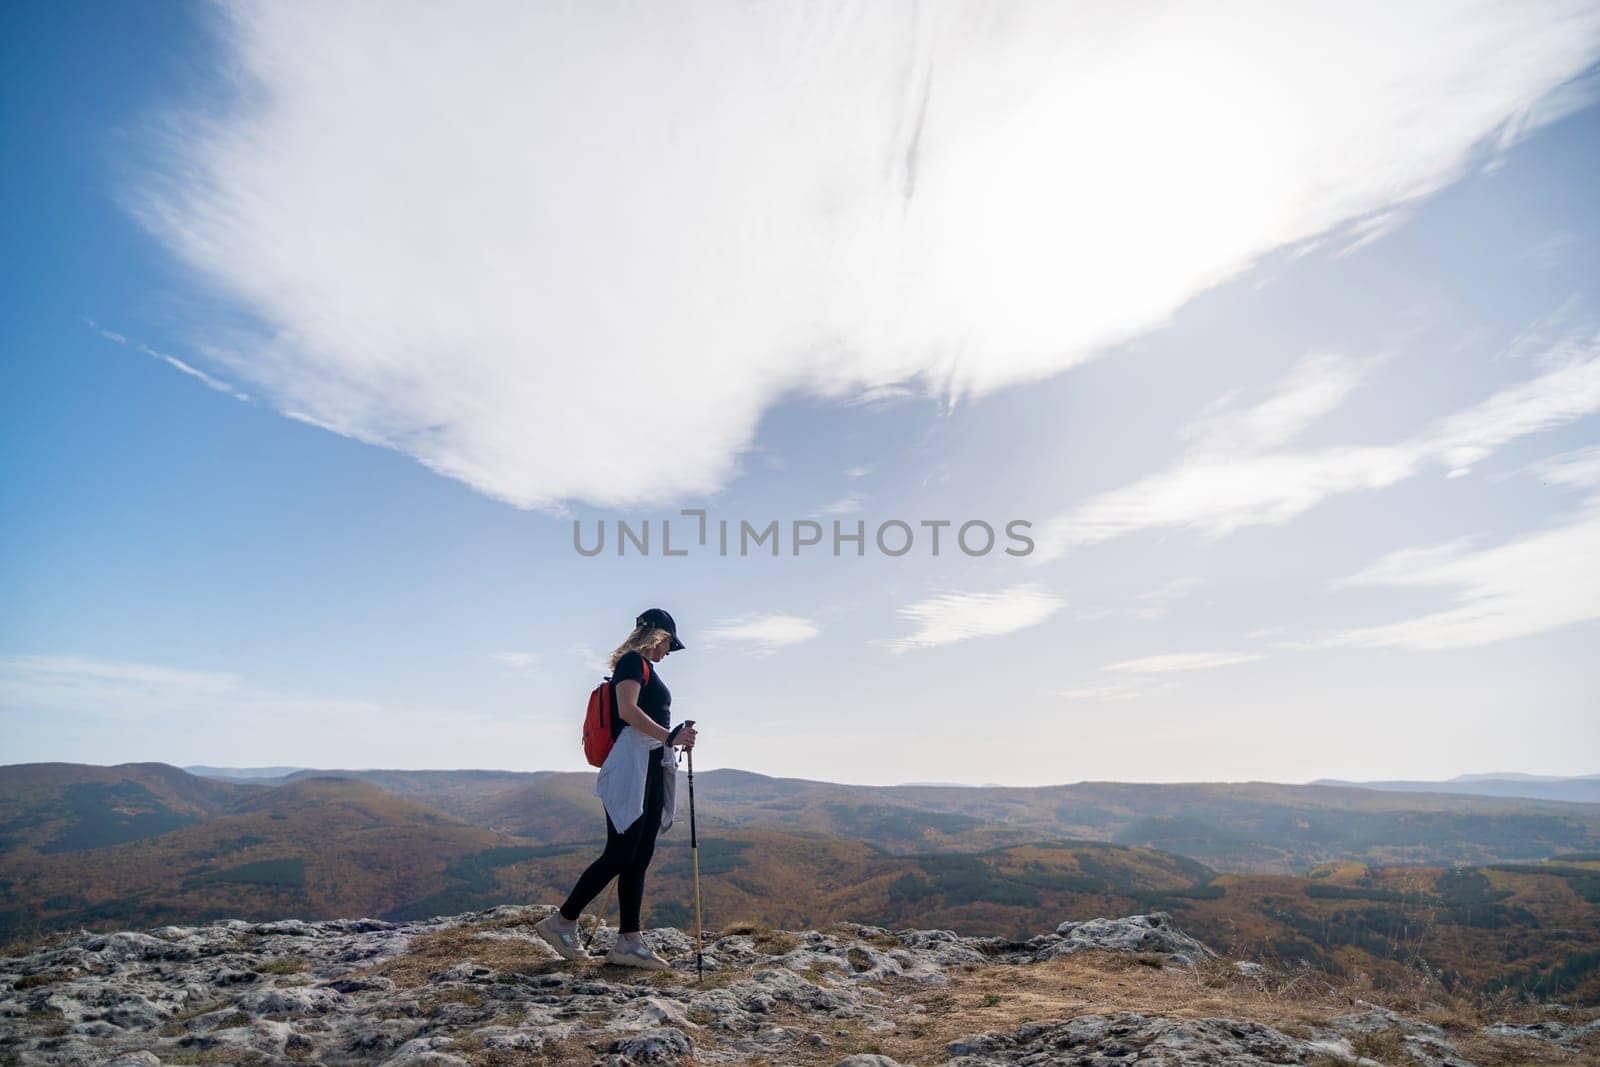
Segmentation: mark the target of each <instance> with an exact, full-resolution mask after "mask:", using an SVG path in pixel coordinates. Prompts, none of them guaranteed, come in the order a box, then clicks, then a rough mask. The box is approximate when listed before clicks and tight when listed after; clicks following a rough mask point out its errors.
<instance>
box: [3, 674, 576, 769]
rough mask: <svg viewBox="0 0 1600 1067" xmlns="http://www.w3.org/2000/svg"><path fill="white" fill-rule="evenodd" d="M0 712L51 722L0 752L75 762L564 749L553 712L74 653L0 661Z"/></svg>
mask: <svg viewBox="0 0 1600 1067" xmlns="http://www.w3.org/2000/svg"><path fill="white" fill-rule="evenodd" d="M0 711H3V716H0V721H3V722H4V724H5V727H4V728H5V729H7V730H11V731H16V730H18V729H21V728H25V727H24V726H21V725H19V724H30V725H32V726H34V727H36V726H37V724H38V723H40V722H43V721H49V722H50V723H51V725H52V735H53V736H50V737H48V738H46V737H43V736H34V735H32V734H30V735H29V736H26V737H24V736H21V735H17V734H7V735H5V736H4V740H5V742H6V743H7V748H8V751H22V750H33V751H34V752H35V753H37V755H36V756H35V758H47V759H58V758H67V759H71V760H74V761H77V762H111V763H114V762H123V761H126V760H133V759H154V760H161V761H164V762H173V763H184V762H194V763H220V764H238V763H239V762H242V761H244V760H248V761H249V762H251V763H252V764H256V763H294V764H297V765H299V764H303V763H305V762H306V761H307V760H308V759H314V762H315V764H316V765H320V766H344V767H352V768H361V767H384V766H388V767H409V766H416V765H417V763H416V761H417V759H418V756H419V754H420V753H423V750H422V749H419V748H417V739H418V738H425V739H426V746H425V747H426V752H425V754H423V755H422V758H423V760H424V764H423V765H424V766H432V767H439V766H452V765H453V766H467V767H470V766H501V767H505V766H507V764H506V763H504V762H500V763H498V764H497V763H496V762H495V760H496V758H499V759H501V760H504V759H505V758H506V754H507V753H514V752H518V751H521V750H522V749H524V748H527V747H530V746H531V747H533V749H534V751H535V752H538V751H545V752H546V753H556V752H558V751H565V752H572V741H571V737H572V734H571V733H570V730H571V726H570V721H569V720H567V719H560V718H558V717H556V716H554V715H552V716H549V717H546V718H544V719H541V720H539V721H530V719H529V718H528V716H527V715H526V714H519V715H517V716H498V717H497V716H495V715H493V714H488V713H485V712H484V711H482V710H465V709H458V708H441V707H424V706H416V705H413V704H410V703H394V702H389V701H378V700H368V699H360V698H349V697H338V696H327V695H324V694H319V693H313V692H299V691H293V690H287V689H281V688H272V687H266V686H261V685H257V684H254V683H252V682H251V681H249V680H248V679H247V678H246V677H245V676H243V675H240V674H236V673H233V672H230V671H213V670H195V669H189V668H184V667H172V666H168V665H165V664H154V663H142V662H137V661H123V660H107V659H100V658H97V657H94V656H84V655H75V654H48V653H41V654H32V655H14V656H9V657H5V658H0ZM62 738H70V739H71V754H70V755H68V754H65V753H61V754H57V753H59V752H60V750H59V749H57V748H56V746H58V745H60V744H62ZM241 739H247V745H248V749H249V751H248V753H246V752H245V749H244V748H241ZM562 742H565V743H564V744H563V745H562V747H561V749H559V750H558V749H557V747H556V746H557V745H558V744H560V743H562ZM52 749H55V751H54V752H52V751H51V750H52ZM91 754H92V755H91ZM95 757H98V758H95ZM572 759H573V762H575V753H574V754H573V757H572ZM517 762H518V761H516V760H515V759H514V760H513V763H512V764H511V766H512V767H515V766H516V764H517Z"/></svg>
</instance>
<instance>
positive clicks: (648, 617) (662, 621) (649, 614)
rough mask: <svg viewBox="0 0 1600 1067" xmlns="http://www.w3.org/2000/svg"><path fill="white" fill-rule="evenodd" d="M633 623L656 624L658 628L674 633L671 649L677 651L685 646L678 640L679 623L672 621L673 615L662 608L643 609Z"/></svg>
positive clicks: (638, 624)
mask: <svg viewBox="0 0 1600 1067" xmlns="http://www.w3.org/2000/svg"><path fill="white" fill-rule="evenodd" d="M633 624H634V625H635V626H654V627H656V628H657V629H658V630H665V631H667V633H669V634H671V635H672V645H671V646H670V648H669V651H672V652H676V651H678V649H680V648H682V647H683V642H682V641H679V640H678V624H677V623H675V622H673V621H672V616H671V615H668V614H667V613H666V612H665V611H662V610H661V609H660V608H651V609H650V610H649V611H641V612H640V613H639V617H638V618H637V619H634V620H633Z"/></svg>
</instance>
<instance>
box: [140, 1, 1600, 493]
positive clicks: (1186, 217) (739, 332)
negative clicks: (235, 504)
mask: <svg viewBox="0 0 1600 1067" xmlns="http://www.w3.org/2000/svg"><path fill="white" fill-rule="evenodd" d="M225 10H226V12H227V20H226V26H225V31H224V32H225V40H226V43H227V45H228V46H229V47H230V48H231V51H232V54H231V55H229V56H227V57H225V59H224V60H223V61H222V63H221V66H222V67H223V68H224V69H225V70H226V72H227V74H228V76H229V77H231V78H233V79H234V84H242V85H246V86H248V87H249V91H248V92H245V93H240V94H229V98H230V99H235V98H236V99H237V100H238V101H239V102H238V104H237V105H236V106H235V107H233V108H232V110H230V111H227V112H224V113H220V114H219V113H205V112H203V111H200V110H198V109H197V110H195V111H193V112H190V113H188V114H186V115H180V116H176V117H174V118H173V119H172V120H171V121H170V122H169V123H167V124H166V126H165V128H164V129H162V130H161V131H160V133H161V136H162V138H163V139H162V142H161V143H162V144H163V145H164V146H172V147H171V149H170V152H169V154H168V155H167V156H166V157H165V161H164V165H163V166H162V167H161V168H160V169H159V170H158V171H157V172H154V173H152V174H150V175H149V177H148V180H147V181H146V182H145V183H144V186H143V188H141V189H139V190H137V191H134V192H131V193H130V194H129V197H128V199H129V202H130V204H131V205H132V209H133V210H134V211H135V212H136V214H137V215H138V217H139V218H140V219H141V220H142V221H143V222H144V223H145V224H146V225H148V227H149V228H150V229H151V230H152V231H153V232H154V233H156V234H157V235H159V237H160V238H161V239H163V240H164V241H165V242H167V244H168V245H169V246H170V247H171V248H172V249H173V250H174V251H175V252H176V253H177V254H178V255H180V256H181V257H182V258H183V260H184V261H185V262H186V263H187V264H189V265H190V266H192V267H193V268H195V269H196V270H198V271H199V272H200V273H201V274H202V275H203V276H205V277H207V278H208V279H210V280H211V281H213V282H214V283H217V284H218V285H219V287H220V288H221V289H222V290H223V291H225V292H226V293H229V294H231V296H232V299H233V303H234V304H235V305H236V306H235V307H233V308H230V309H228V310H229V311H230V312H236V311H242V312H244V313H245V316H246V317H247V318H248V319H249V320H250V321H252V322H254V323H255V324H256V326H255V328H254V329H253V330H251V331H241V332H239V333H237V334H233V335H230V336H227V337H224V338H221V339H218V340H216V343H215V345H214V347H213V348H211V349H210V353H211V355H210V358H211V360H212V361H213V362H214V363H215V364H216V368H225V369H226V372H227V376H228V377H234V378H237V379H239V380H241V381H245V382H249V383H251V385H252V389H253V390H254V391H257V392H259V393H261V394H263V395H264V396H266V397H268V398H270V402H271V403H272V404H273V405H274V406H275V407H277V408H278V409H279V410H281V411H285V412H291V411H292V412H295V413H297V415H298V416H299V417H301V418H303V419H304V420H306V421H307V422H310V423H313V424H315V425H320V426H325V427H327V428H329V429H331V430H332V431H334V432H337V433H341V434H345V435H348V436H350V437H353V438H355V439H358V440H362V441H366V442H370V443H373V444H379V445H383V446H387V447H391V448H394V449H397V450H400V451H402V452H405V453H407V454H410V455H412V456H415V457H416V458H417V459H418V460H419V461H420V462H422V463H424V464H425V465H426V466H428V467H429V468H430V469H432V470H434V471H437V472H439V473H441V474H443V475H446V476H448V477H451V478H457V479H460V480H461V481H463V482H465V483H467V484H469V485H471V486H473V487H475V488H477V489H478V490H480V491H481V492H483V493H486V494H488V495H490V496H493V497H495V498H498V499H502V500H505V501H509V502H511V503H513V504H515V505H517V506H521V507H537V508H551V509H558V506H559V504H560V503H561V502H563V501H570V500H574V499H582V500H584V501H586V502H589V503H592V504H596V505H599V506H626V505H638V504H649V503H658V502H670V501H671V500H674V499H679V498H682V497H684V496H698V495H704V494H709V493H712V492H714V491H715V490H717V489H718V488H720V487H721V486H722V485H724V484H726V483H727V482H728V481H729V480H730V479H731V478H733V477H735V476H737V474H738V472H739V470H740V466H739V464H738V462H737V456H738V454H739V453H740V452H741V451H742V450H744V449H746V448H748V447H749V446H750V444H751V443H752V440H753V438H754V436H755V433H756V430H757V427H758V425H759V423H760V420H761V417H762V414H763V412H764V411H766V410H767V409H768V408H769V407H771V406H772V405H773V404H774V403H776V402H777V401H778V400H779V399H780V398H781V397H783V396H785V395H790V394H795V393H800V394H809V395H812V396H816V397H820V398H824V399H828V400H833V401H839V402H849V401H850V400H852V399H855V398H861V397H872V398H878V397H890V398H892V397H894V396H895V395H896V394H899V393H903V392H906V391H907V390H915V391H916V392H922V393H929V394H936V395H939V396H941V397H943V398H944V399H945V400H946V403H947V405H951V404H954V403H955V402H956V400H957V399H958V398H965V397H970V396H978V395H982V394H984V393H987V392H989V391H992V390H995V389H998V388H1000V387H1003V386H1006V385H1009V384H1013V383H1016V382H1020V381H1029V380H1036V379H1038V378H1040V377H1043V376H1046V375H1049V374H1052V373H1055V372H1057V371H1059V370H1061V369H1062V368H1065V367H1067V366H1070V365H1072V364H1074V363H1077V362H1080V361H1082V360H1084V359H1087V358H1089V357H1090V355H1091V354H1092V353H1094V352H1096V351H1100V350H1104V349H1105V348H1107V347H1108V346H1110V345H1112V344H1114V343H1116V342H1118V341H1121V340H1125V339H1127V338H1129V337H1132V336H1135V335H1138V334H1140V333H1142V332H1145V331H1148V330H1151V329H1153V328H1156V327H1158V326H1159V325H1161V324H1162V323H1163V322H1165V321H1167V319H1168V318H1169V316H1170V315H1171V314H1172V313H1173V312H1174V311H1175V310H1176V309H1177V308H1178V307H1180V306H1181V305H1183V304H1184V303H1185V302H1186V301H1188V300H1189V299H1190V298H1191V297H1193V296H1194V295H1196V294H1197V293H1199V292H1202V291H1204V290H1206V289H1208V288H1210V287H1212V286H1215V285H1217V284H1219V283H1221V282H1223V281H1225V280H1227V279H1229V278H1231V277H1234V276H1237V275H1238V274H1239V273H1240V272H1241V271H1243V270H1245V269H1247V268H1248V267H1249V266H1250V265H1251V264H1252V263H1253V262H1255V261H1256V260H1258V259H1259V258H1260V257H1261V256H1263V255H1265V254H1266V253H1268V252H1270V251H1272V250H1274V249H1277V248H1282V247H1286V246H1293V245H1295V244H1297V243H1299V242H1303V241H1305V240H1307V239H1309V238H1312V237H1314V236H1316V235H1318V234H1323V233H1327V232H1331V231H1335V230H1338V229H1340V228H1342V227H1354V228H1355V229H1357V230H1359V229H1360V228H1361V227H1366V231H1365V232H1366V233H1371V232H1373V227H1374V226H1375V225H1377V223H1374V222H1373V220H1379V221H1380V222H1381V220H1384V219H1386V218H1390V217H1392V216H1393V212H1394V210H1395V209H1396V208H1397V207H1398V206H1403V205H1404V204H1407V203H1413V202H1416V201H1418V200H1419V199H1420V198H1422V197H1425V196H1427V195H1428V194H1430V193H1432V192H1434V191H1435V190H1437V189H1439V188H1441V187H1442V186H1444V185H1445V184H1447V183H1448V182H1450V181H1452V180H1454V179H1455V178H1456V177H1457V176H1458V175H1460V174H1462V173H1464V172H1465V171H1466V170H1467V169H1468V168H1469V167H1470V166H1472V165H1473V164H1474V163H1475V162H1477V161H1479V160H1480V159H1481V156H1482V153H1483V152H1484V151H1489V150H1492V149H1493V148H1494V147H1504V146H1505V145H1507V144H1509V143H1511V142H1512V141H1514V140H1515V139H1516V138H1517V137H1518V136H1521V135H1522V134H1524V133H1526V132H1527V131H1528V130H1530V129H1532V128H1533V127H1535V126H1537V125H1538V124H1540V123H1541V122H1544V121H1549V119H1550V118H1551V117H1552V116H1553V115H1556V114H1559V113H1560V107H1559V106H1557V107H1554V108H1552V106H1551V105H1549V104H1548V102H1547V99H1548V97H1549V94H1550V92H1551V91H1552V90H1555V89H1556V88H1557V87H1560V86H1562V85H1563V84H1564V83H1566V82H1567V81H1568V80H1569V79H1570V78H1572V77H1573V76H1574V75H1576V74H1578V73H1579V72H1581V71H1583V70H1584V69H1586V68H1587V67H1588V66H1589V65H1590V64H1592V63H1593V61H1594V58H1595V56H1596V54H1597V51H1600V10H1597V9H1596V8H1595V7H1594V5H1592V4H1589V3H1584V2H1579V0H1567V2H1560V0H1558V2H1553V3H1545V4H1539V5H1531V6H1530V5H1528V4H1524V3H1519V2H1515V0H1505V2H1498V3H1497V2H1486V3H1474V4H1453V3H1432V4H1403V5H1388V6H1372V7H1353V6H1351V5H1342V6H1332V7H1327V8H1323V9H1316V10H1308V9H1303V8H1288V7H1285V6H1283V5H1276V4H1271V3H1261V4H1259V5H1254V6H1252V5H1243V6H1239V7H1237V8H1232V9H1228V10H1225V11H1219V10H1216V9H1213V8H1209V7H1201V6H1181V5H1180V6H1176V7H1173V6H1157V7H1149V8H1143V7H1124V8H1119V9H1118V12H1117V17H1116V18H1115V19H1112V20H1108V19H1106V18H1105V17H1104V15H1103V13H1100V12H1097V11H1095V10H1093V9H1090V8H1085V7H1082V6H1079V5H1069V4H1057V3H1049V2H1042V0H1041V2H1037V3H1024V2H1017V3H1012V4H1008V5H1007V6H1006V9H1005V18H1003V19H994V18H991V17H990V15H989V14H988V13H986V12H985V11H983V10H980V9H978V8H975V7H970V6H966V5H934V6H932V7H929V8H921V9H916V10H915V11H914V10H913V9H912V8H911V7H909V6H907V5H903V4H869V5H865V6H860V7H849V8H839V7H833V6H819V5H804V6H800V7H794V6H789V5H750V4H745V3H736V2H732V0H725V2H717V0H713V2H712V3H710V4H706V5H700V6H696V7H694V8H693V9H692V10H685V9H682V8H679V7H676V6H671V5H667V6H646V7H644V8H640V7H638V6H636V5H621V4H612V3H607V2H604V0H602V2H600V3H595V4H585V5H579V6H569V5H549V4H521V3H513V2H510V0H504V2H494V0H490V2H488V3H484V4H478V5H474V6H472V7H471V8H470V9H466V10H463V9H460V8H457V7H452V6H445V5H426V4H419V5H400V6H396V5H380V4H376V3H372V4H366V5H362V4H356V5H325V4H273V3H241V4H237V5H230V6H229V7H227V8H226V9H225ZM688 54H692V55H693V56H694V57H695V61H694V62H684V61H683V57H684V56H685V55H688ZM1463 85H1470V86H1471V87H1472V91H1470V92H1463V91H1462V89H1461V87H1462V86H1463ZM207 106H209V105H207ZM774 114H781V115H783V116H784V124H783V132H782V136H775V135H774V134H773V127H772V124H771V116H772V115H774ZM463 116H467V117H468V118H467V119H465V120H464V119H463ZM1130 130H1135V131H1138V135H1137V136H1130V135H1129V131H1130ZM398 146H403V152H401V154H400V155H397V152H398V151H400V149H399V147H398ZM402 157H403V158H402ZM641 176H648V180H643V179H642V177H641ZM418 205H432V206H434V207H437V208H439V209H438V210H433V209H427V210H418ZM441 205H445V206H447V208H445V207H440V206H441ZM1062 293H1071V294H1073V313H1072V314H1070V315H1062V314H1060V313H1059V301H1060V295H1061V294H1062ZM619 309H622V310H625V313H620V311H619ZM238 318H239V317H238V316H233V315H230V316H229V319H230V321H236V320H237V319H238ZM710 322H714V323H715V324H716V328H715V329H712V330H708V329H707V328H706V324H707V323H710ZM216 368H211V367H208V368H207V370H208V371H215V370H216ZM180 369H181V368H180ZM190 369H191V370H193V369H194V368H193V367H191V368H190ZM213 380H216V381H221V380H222V376H221V372H220V371H217V372H216V373H215V374H214V377H213ZM619 382H627V383H630V385H631V386H634V387H632V388H622V389H619V388H617V387H616V386H617V383H619ZM668 388H670V390H671V392H672V394H673V396H674V398H675V399H674V403H672V404H670V405H661V404H659V403H658V400H657V398H658V397H659V396H660V395H661V393H662V391H663V390H665V389H668ZM598 395H604V396H605V397H606V398H607V403H608V405H609V412H610V414H611V416H612V417H613V418H614V419H615V420H616V421H619V422H622V423H634V422H644V421H646V420H648V421H649V424H650V425H651V426H652V427H653V428H654V429H655V431H656V432H657V433H658V434H659V435H660V436H661V438H662V439H665V440H670V441H672V442H673V447H672V448H671V449H670V450H645V451H642V452H641V451H640V450H638V449H637V447H636V445H635V442H634V441H633V440H631V439H630V438H627V437H626V436H624V435H616V434H595V433H593V432H592V428H593V427H592V405H591V404H590V403H589V400H590V398H592V397H594V396H598ZM1304 402H1306V403H1308V404H1311V405H1313V406H1314V405H1315V404H1316V403H1317V399H1316V398H1315V397H1309V398H1306V399H1305V401H1304ZM1270 414H1271V413H1270V412H1268V413H1262V419H1263V420H1264V421H1262V422H1261V423H1260V424H1259V425H1256V426H1254V427H1252V428H1250V429H1249V432H1250V433H1253V434H1256V435H1257V436H1258V437H1260V436H1261V435H1265V436H1266V437H1267V438H1270V437H1271V436H1272V435H1273V434H1274V433H1275V432H1277V431H1276V430H1275V429H1274V427H1273V425H1272V423H1271V418H1270ZM1285 417H1286V418H1293V417H1295V414H1294V413H1293V412H1289V413H1286V414H1285ZM574 440H583V441H585V442H586V444H585V447H584V448H582V449H573V448H570V447H567V443H568V442H571V441H574ZM1344 480H1346V481H1348V480H1349V478H1348V476H1346V477H1345V478H1344ZM1371 480H1372V479H1371V478H1370V477H1367V478H1357V479H1356V482H1357V484H1368V483H1370V481H1371ZM1282 510H1283V509H1282V508H1273V507H1271V506H1267V507H1265V513H1266V514H1268V515H1278V514H1281V513H1282ZM1179 521H1182V520H1181V516H1180V517H1179Z"/></svg>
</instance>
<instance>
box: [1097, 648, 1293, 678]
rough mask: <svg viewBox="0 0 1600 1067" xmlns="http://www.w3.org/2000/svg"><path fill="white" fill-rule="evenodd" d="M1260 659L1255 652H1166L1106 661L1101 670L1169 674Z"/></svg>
mask: <svg viewBox="0 0 1600 1067" xmlns="http://www.w3.org/2000/svg"><path fill="white" fill-rule="evenodd" d="M1258 659H1261V655H1260V653H1257V652H1168V653H1165V654H1163V655H1159V656H1144V657H1142V658H1140V659H1128V660H1123V661H1122V662H1120V663H1108V664H1106V665H1105V666H1104V667H1102V668H1100V669H1101V670H1103V671H1120V672H1123V673H1125V674H1170V673H1172V672H1173V671H1204V670H1210V669H1211V668H1213V667H1230V666H1232V665H1233V664H1235V663H1250V662H1252V661H1254V660H1258Z"/></svg>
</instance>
